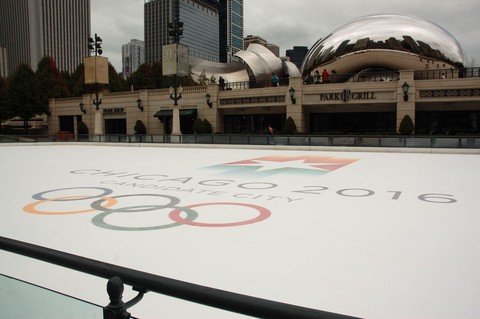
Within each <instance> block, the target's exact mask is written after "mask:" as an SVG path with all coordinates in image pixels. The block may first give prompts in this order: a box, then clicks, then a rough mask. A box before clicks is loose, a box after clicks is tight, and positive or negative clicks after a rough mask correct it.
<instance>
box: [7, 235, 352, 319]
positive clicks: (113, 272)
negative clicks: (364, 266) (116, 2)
mask: <svg viewBox="0 0 480 319" xmlns="http://www.w3.org/2000/svg"><path fill="white" fill-rule="evenodd" d="M0 249H3V250H5V251H8V252H12V253H15V254H20V255H23V256H27V257H31V258H35V259H37V260H41V261H45V262H48V263H51V264H55V265H59V266H62V267H66V268H69V269H72V270H76V271H80V272H83V273H87V274H90V275H93V276H97V277H100V278H105V279H109V281H108V284H107V291H108V293H109V297H110V300H111V302H110V304H109V305H107V306H105V307H104V308H103V314H104V316H103V318H104V319H120V318H122V319H125V318H130V314H129V313H128V312H126V311H127V309H128V308H129V307H130V306H133V305H134V304H136V303H137V302H139V301H140V300H141V298H142V297H143V294H144V293H146V292H147V291H148V292H152V293H159V294H163V295H167V296H171V297H175V298H179V299H182V300H186V301H191V302H195V303H198V304H202V305H206V306H211V307H215V308H217V309H223V310H226V311H231V312H235V313H239V314H243V315H247V316H252V317H256V318H272V319H283V318H284V319H291V318H296V319H303V318H317V319H348V318H355V317H351V316H347V315H341V314H337V313H331V312H326V311H321V310H317V309H312V308H305V307H300V306H296V305H290V304H286V303H281V302H276V301H271V300H267V299H261V298H256V297H251V296H247V295H242V294H237V293H233V292H229V291H225V290H219V289H215V288H210V287H206V286H200V285H196V284H193V283H188V282H183V281H180V280H175V279H171V278H166V277H162V276H158V275H154V274H150V273H146V272H141V271H138V270H134V269H130V268H125V267H121V266H117V265H113V264H109V263H105V262H100V261H97V260H93V259H89V258H85V257H81V256H77V255H72V254H69V253H65V252H61V251H58V250H53V249H50V248H45V247H41V246H37V245H34V244H30V243H25V242H22V241H18V240H14V239H10V238H6V237H0ZM2 262H7V261H5V260H3V261H2ZM124 283H125V284H127V285H129V286H132V287H134V289H135V290H136V291H138V292H139V294H138V296H137V297H135V298H134V299H133V300H131V301H128V302H126V303H125V304H124V303H123V301H122V296H121V294H122V292H123V284H124ZM23 302H24V300H23V299H22V300H18V304H17V306H18V307H22V305H23ZM1 311H2V310H0V313H1ZM125 313H128V316H126V315H125ZM36 317H38V316H36ZM158 317H162V316H161V314H160V313H159V314H158V316H157V318H158ZM192 317H193V316H192ZM2 318H3V314H2Z"/></svg>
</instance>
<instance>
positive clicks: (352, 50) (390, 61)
mask: <svg viewBox="0 0 480 319" xmlns="http://www.w3.org/2000/svg"><path fill="white" fill-rule="evenodd" d="M464 61H465V57H464V53H463V50H462V48H461V47H460V45H459V43H458V42H457V40H456V39H455V38H454V37H453V36H452V35H450V34H449V33H448V32H447V31H445V30H444V29H442V28H441V27H439V26H437V25H435V24H433V23H431V22H428V21H425V20H423V19H420V18H416V17H410V16H400V15H372V16H366V17H361V18H358V19H355V20H353V21H351V22H349V23H347V24H345V25H343V26H340V27H338V28H336V29H334V30H333V31H331V32H329V33H328V34H327V35H326V36H325V37H324V38H322V39H320V40H318V41H317V42H316V43H315V44H314V45H313V46H312V48H311V49H310V50H309V51H308V53H307V56H306V57H305V59H304V61H303V64H302V74H303V75H306V74H309V73H311V72H313V71H314V70H316V69H322V70H323V69H324V68H326V69H328V70H336V71H337V72H338V73H358V72H361V71H363V70H367V69H384V70H392V71H398V70H402V69H403V70H405V69H416V70H418V69H426V68H450V67H458V66H462V65H463V63H464Z"/></svg>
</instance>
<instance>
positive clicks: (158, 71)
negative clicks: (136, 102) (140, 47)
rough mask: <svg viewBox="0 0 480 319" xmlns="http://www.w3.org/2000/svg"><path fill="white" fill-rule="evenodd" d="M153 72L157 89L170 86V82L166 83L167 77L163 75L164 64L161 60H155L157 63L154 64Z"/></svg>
mask: <svg viewBox="0 0 480 319" xmlns="http://www.w3.org/2000/svg"><path fill="white" fill-rule="evenodd" d="M152 72H153V82H154V87H155V88H156V89H161V88H164V87H169V86H168V84H167V83H165V78H164V76H163V69H162V64H161V63H160V62H155V63H153V64H152Z"/></svg>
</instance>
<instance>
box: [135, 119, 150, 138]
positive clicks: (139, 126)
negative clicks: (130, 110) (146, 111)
mask: <svg viewBox="0 0 480 319" xmlns="http://www.w3.org/2000/svg"><path fill="white" fill-rule="evenodd" d="M133 129H134V130H135V134H141V135H145V134H147V128H146V127H145V124H143V122H142V121H141V120H137V121H136V122H135V126H134V127H133Z"/></svg>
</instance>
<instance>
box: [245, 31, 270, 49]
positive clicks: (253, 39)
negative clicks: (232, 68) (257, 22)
mask: <svg viewBox="0 0 480 319" xmlns="http://www.w3.org/2000/svg"><path fill="white" fill-rule="evenodd" d="M253 43H255V44H260V45H263V46H264V47H267V40H265V39H264V38H262V37H260V36H258V35H251V34H249V35H247V36H246V37H245V38H244V39H243V46H244V50H246V49H247V48H248V46H249V45H250V44H253Z"/></svg>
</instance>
